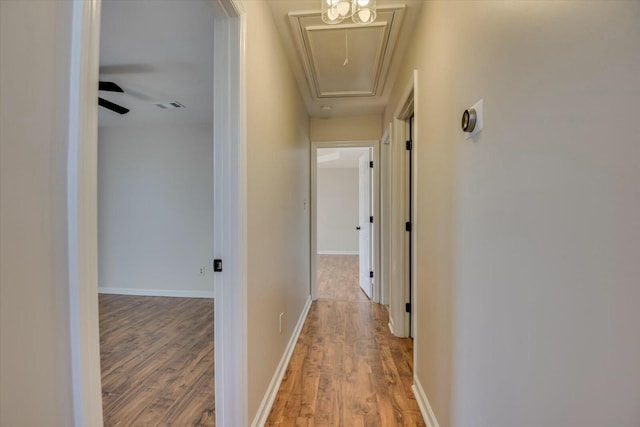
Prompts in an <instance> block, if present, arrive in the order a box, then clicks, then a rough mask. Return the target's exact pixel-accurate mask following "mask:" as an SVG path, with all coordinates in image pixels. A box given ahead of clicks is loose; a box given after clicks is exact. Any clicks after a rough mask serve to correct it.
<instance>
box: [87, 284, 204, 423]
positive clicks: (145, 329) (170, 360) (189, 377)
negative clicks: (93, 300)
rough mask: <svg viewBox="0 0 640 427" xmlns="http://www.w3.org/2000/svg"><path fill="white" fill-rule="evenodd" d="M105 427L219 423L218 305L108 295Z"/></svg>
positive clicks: (103, 333)
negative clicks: (215, 310) (215, 324)
mask: <svg viewBox="0 0 640 427" xmlns="http://www.w3.org/2000/svg"><path fill="white" fill-rule="evenodd" d="M99 304H100V307H99V308H100V359H101V365H102V366H101V368H102V403H103V411H104V425H105V426H106V427H110V426H179V427H182V426H212V425H215V400H214V356H213V351H214V347H213V300H211V299H197V298H167V297H139V296H128V295H100V298H99Z"/></svg>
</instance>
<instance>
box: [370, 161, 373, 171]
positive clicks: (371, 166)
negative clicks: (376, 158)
mask: <svg viewBox="0 0 640 427" xmlns="http://www.w3.org/2000/svg"><path fill="white" fill-rule="evenodd" d="M369 167H370V168H372V169H373V160H371V161H370V162H369Z"/></svg>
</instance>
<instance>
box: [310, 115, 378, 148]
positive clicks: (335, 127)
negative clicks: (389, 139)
mask: <svg viewBox="0 0 640 427" xmlns="http://www.w3.org/2000/svg"><path fill="white" fill-rule="evenodd" d="M381 120H382V116H381V115H371V116H348V117H333V118H317V117H316V118H311V141H314V142H320V141H366V140H379V139H380V138H381V137H382V122H381Z"/></svg>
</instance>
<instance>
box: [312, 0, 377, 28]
mask: <svg viewBox="0 0 640 427" xmlns="http://www.w3.org/2000/svg"><path fill="white" fill-rule="evenodd" d="M320 5H321V11H322V21H323V22H325V23H326V24H339V23H341V22H342V21H344V20H345V19H346V18H351V19H352V20H353V22H355V23H356V24H370V23H372V22H373V21H375V20H376V0H320Z"/></svg>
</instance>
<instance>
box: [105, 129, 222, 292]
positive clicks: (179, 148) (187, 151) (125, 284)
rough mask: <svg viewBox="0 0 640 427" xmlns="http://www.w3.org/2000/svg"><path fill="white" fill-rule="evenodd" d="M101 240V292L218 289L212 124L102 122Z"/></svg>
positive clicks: (203, 290)
mask: <svg viewBox="0 0 640 427" xmlns="http://www.w3.org/2000/svg"><path fill="white" fill-rule="evenodd" d="M98 243H99V247H98V255H99V259H98V261H99V262H98V267H99V285H100V291H101V292H113V293H119V292H130V293H134V294H135V293H141V294H155V295H164V294H167V295H173V294H175V295H179V296H208V297H212V296H213V270H212V260H213V128H212V126H211V125H207V124H201V125H172V126H162V125H146V126H144V125H139V126H123V127H114V126H109V127H100V128H99V132H98ZM201 268H204V269H205V275H204V276H202V275H200V269H201Z"/></svg>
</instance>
